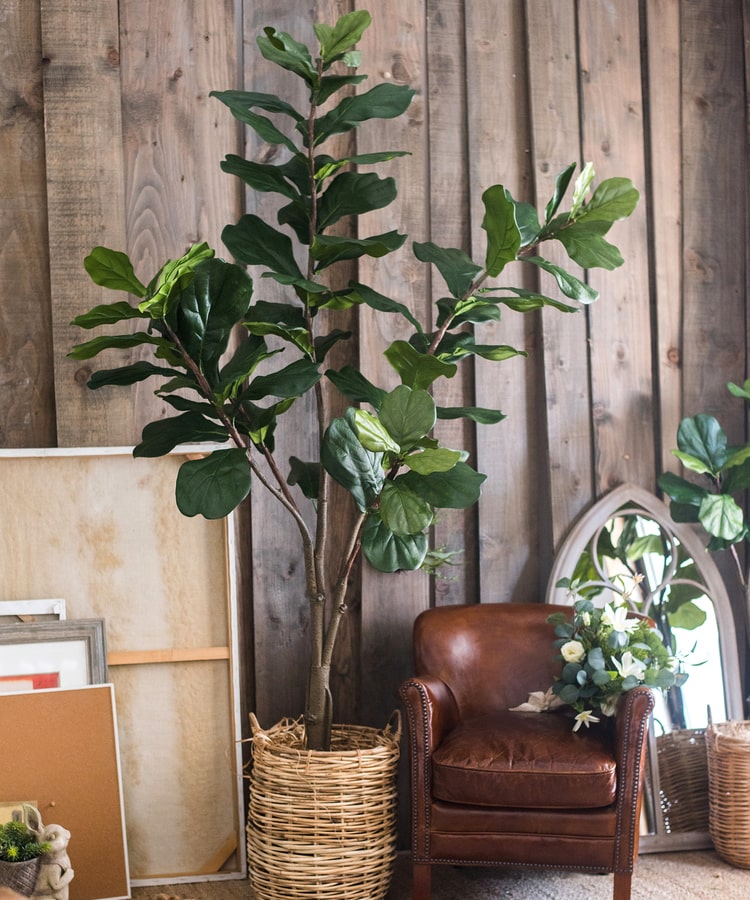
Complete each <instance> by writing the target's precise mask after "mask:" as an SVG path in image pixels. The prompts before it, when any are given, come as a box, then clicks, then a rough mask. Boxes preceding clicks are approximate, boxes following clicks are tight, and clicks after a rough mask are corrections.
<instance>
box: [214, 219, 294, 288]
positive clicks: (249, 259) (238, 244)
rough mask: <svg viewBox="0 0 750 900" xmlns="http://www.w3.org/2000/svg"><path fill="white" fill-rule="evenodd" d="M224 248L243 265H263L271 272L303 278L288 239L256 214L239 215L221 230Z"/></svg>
mask: <svg viewBox="0 0 750 900" xmlns="http://www.w3.org/2000/svg"><path fill="white" fill-rule="evenodd" d="M221 239H222V241H224V244H225V245H226V247H227V250H229V252H230V253H231V254H232V256H234V258H235V259H237V260H238V261H239V262H241V263H244V264H245V265H246V266H266V267H267V268H269V269H271V271H272V272H280V273H282V274H284V275H292V276H294V277H297V278H302V273H301V272H300V270H299V267H298V265H297V262H296V260H295V257H294V247H293V245H292V242H291V240H290V238H289V237H288V236H287V235H285V234H282V233H281V232H280V231H277V230H276V229H275V228H272V227H271V226H270V225H268V224H267V223H266V222H264V221H263V219H260V218H259V217H258V216H256V215H252V214H248V215H245V216H242V218H241V219H240V220H239V222H237V224H236V225H227V226H226V227H225V228H224V230H223V231H222V233H221Z"/></svg>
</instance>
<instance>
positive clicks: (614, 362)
mask: <svg viewBox="0 0 750 900" xmlns="http://www.w3.org/2000/svg"><path fill="white" fill-rule="evenodd" d="M360 5H361V4H360V0H317V2H307V3H292V4H286V5H285V6H284V7H283V9H282V8H281V7H280V5H279V4H278V3H277V2H273V3H272V2H271V0H254V2H252V3H249V2H246V3H243V2H241V0H222V2H213V0H192V2H188V0H96V2H94V0H78V2H76V3H75V4H59V3H54V2H50V0H6V2H5V3H4V4H3V9H2V12H0V73H2V74H1V75H0V123H1V124H2V127H1V128H0V157H1V158H2V165H1V166H0V210H1V211H2V216H0V284H1V285H2V289H3V290H2V297H3V301H2V304H1V305H0V347H1V348H2V353H0V383H2V387H3V390H2V391H0V443H1V444H2V445H3V446H7V447H23V446H55V445H59V446H76V445H112V444H129V443H134V442H135V441H136V440H137V439H138V436H139V431H140V428H141V427H142V425H143V424H144V423H145V422H146V421H148V420H149V419H150V418H151V417H152V416H154V415H159V414H160V410H161V407H160V406H159V405H158V403H157V402H156V401H155V400H154V399H153V398H151V397H150V394H149V390H150V389H149V388H148V387H143V386H141V387H139V388H134V389H133V392H132V394H128V393H127V392H125V391H119V392H118V391H114V390H113V391H111V392H109V393H106V394H99V395H96V394H92V393H91V392H89V391H87V390H86V388H85V386H84V383H85V380H86V377H87V374H88V368H87V366H85V365H83V366H82V365H81V364H80V363H73V362H71V361H70V360H68V359H67V358H66V352H67V350H68V348H69V346H70V344H71V343H72V342H73V341H74V340H75V339H77V337H78V336H77V335H76V333H75V330H74V329H72V328H71V327H70V325H69V324H68V323H69V321H70V319H71V317H72V316H73V315H74V314H75V313H76V312H78V311H80V310H83V309H85V308H88V307H89V306H90V305H91V304H93V303H94V302H96V301H97V300H98V299H99V295H98V291H97V289H95V288H93V287H92V286H90V285H89V284H88V283H87V278H86V276H85V273H84V271H83V268H82V258H83V256H84V255H85V254H86V253H87V252H88V250H89V248H91V247H92V246H94V245H96V244H98V243H110V244H113V245H117V246H121V247H125V248H127V249H128V250H129V252H130V253H131V254H133V255H134V257H135V260H136V264H137V267H138V270H139V274H140V275H141V277H142V278H148V277H150V275H151V274H152V272H153V270H154V269H155V268H156V266H158V265H159V264H160V261H161V260H162V259H163V258H164V257H166V256H175V255H177V254H179V253H181V252H182V251H183V249H184V247H185V246H186V245H187V244H188V243H189V242H191V241H194V240H199V239H200V240H202V239H208V240H210V241H211V242H213V243H214V244H215V245H216V246H220V245H219V243H218V242H219V233H220V230H221V227H222V226H223V225H224V224H225V223H226V222H230V221H234V220H236V218H237V216H238V215H239V213H240V211H241V210H242V209H243V208H248V209H256V210H260V211H261V212H269V208H268V206H267V201H266V199H265V198H263V199H262V200H261V201H258V200H256V199H255V198H245V197H243V194H242V191H241V190H240V188H239V186H238V184H235V183H233V182H234V180H233V179H231V178H230V177H229V176H225V175H222V174H221V173H220V172H219V168H218V162H219V160H220V159H221V158H222V157H223V156H224V155H225V154H226V153H228V152H238V151H241V149H242V146H243V135H242V134H241V133H240V131H239V129H237V128H236V126H235V125H234V122H233V120H232V119H231V117H230V116H229V114H228V113H227V111H226V110H225V109H224V108H223V107H221V105H220V104H218V103H217V102H216V101H213V100H210V99H209V98H208V96H207V95H208V92H209V91H210V90H211V89H212V88H217V89H223V88H228V87H237V86H240V85H241V84H244V85H245V86H247V87H252V88H253V89H258V90H271V91H275V90H277V89H280V90H282V89H285V88H284V87H283V86H284V85H285V84H289V83H290V79H288V78H284V77H283V76H281V77H280V76H279V75H278V74H277V73H276V72H270V71H269V69H268V67H267V66H266V65H265V64H264V63H263V62H262V60H260V59H259V55H258V53H257V52H256V49H255V43H254V38H255V36H256V35H257V34H258V33H259V32H260V30H261V29H262V27H263V26H264V25H266V24H274V25H276V26H278V27H281V28H283V29H285V30H288V31H290V32H291V33H293V34H294V35H295V36H297V37H298V38H300V39H303V40H306V39H308V38H309V37H310V36H311V34H312V30H311V21H312V20H313V19H317V20H319V21H331V20H332V19H333V18H334V17H335V16H336V15H338V14H340V13H342V12H345V11H347V10H349V9H351V8H352V6H357V7H358V6H360ZM369 6H370V7H372V9H371V12H372V13H373V17H374V25H373V27H372V29H371V30H370V31H369V32H368V33H367V34H366V36H365V38H364V40H363V41H362V45H361V50H362V52H363V55H364V70H365V71H366V72H369V73H370V74H371V81H370V84H372V83H373V82H376V81H378V80H381V79H392V80H393V81H395V82H399V83H407V84H409V85H410V86H412V87H413V88H414V89H415V90H416V92H417V93H416V97H415V101H414V104H413V106H412V108H411V109H410V110H409V112H408V113H407V114H406V115H405V116H404V117H403V118H401V119H399V120H396V121H389V122H385V123H377V124H373V125H372V127H369V128H364V129H362V131H361V134H359V136H358V144H357V146H358V149H359V150H361V151H364V150H368V149H374V148H378V149H380V148H383V147H388V148H394V149H406V150H409V151H410V153H411V156H409V157H406V158H403V159H399V160H395V161H393V162H392V163H391V164H389V166H390V169H389V174H393V175H395V176H396V177H397V179H398V180H399V184H400V194H399V198H398V200H397V202H396V204H394V206H392V207H391V208H389V209H388V210H384V211H382V212H380V213H376V214H372V216H371V221H370V222H369V223H368V227H371V228H372V229H373V231H376V230H377V229H378V228H379V227H383V229H384V230H386V229H390V228H393V227H398V228H399V229H401V230H406V231H407V232H409V234H410V235H411V237H412V238H413V239H417V240H434V241H436V242H438V243H446V244H454V245H456V246H462V247H465V248H467V249H471V250H472V251H474V252H476V253H477V254H481V252H482V248H483V234H484V233H483V231H482V229H481V227H480V226H481V219H482V213H483V211H482V208H481V203H480V197H481V193H482V191H483V190H484V189H485V188H486V187H487V186H489V185H491V184H494V183H498V182H500V183H503V184H505V185H506V186H507V187H508V188H509V189H510V190H511V191H512V193H513V194H514V196H516V197H519V198H525V199H529V200H533V201H538V202H539V203H540V204H543V203H544V202H546V199H547V198H548V196H549V194H550V191H551V188H552V185H553V182H554V176H555V174H556V173H557V172H558V171H559V170H560V169H561V168H563V167H564V166H565V165H567V164H568V163H569V162H571V161H574V160H575V161H579V162H580V161H584V160H588V159H591V160H593V161H594V163H595V166H596V169H597V174H598V177H599V178H605V177H608V176H612V175H628V176H630V177H631V178H633V180H634V181H635V182H636V184H637V186H638V187H639V189H640V190H641V194H642V201H641V204H640V206H639V208H638V211H637V213H636V215H635V216H633V218H632V219H631V220H629V221H628V222H627V223H621V224H619V225H617V226H615V229H614V230H613V232H612V238H613V240H614V242H615V243H616V244H617V245H618V246H620V247H621V248H622V250H623V251H624V255H625V257H626V265H625V266H624V267H623V268H622V269H620V270H618V271H617V272H614V273H605V274H601V273H595V274H593V275H592V276H591V280H592V282H593V283H594V284H596V286H597V287H599V288H600V289H601V291H602V298H601V300H600V301H599V303H597V304H596V305H595V306H593V307H592V308H590V309H589V310H587V311H582V312H580V313H578V314H576V315H574V316H563V315H560V314H557V313H555V312H554V311H552V312H549V313H545V314H544V315H540V316H536V315H535V316H527V317H522V316H519V315H515V314H512V313H507V314H505V315H504V317H503V321H502V322H501V323H500V324H499V325H496V326H493V327H492V331H493V332H496V333H497V336H498V338H499V339H500V340H501V341H502V342H504V343H510V344H514V345H515V346H517V347H519V348H521V349H525V350H527V351H528V353H529V357H528V359H525V360H524V359H516V360H512V361H509V362H506V363H503V364H500V365H499V366H489V365H484V364H481V365H479V364H478V365H477V366H476V367H475V368H474V369H473V370H471V371H467V372H466V373H465V374H464V375H463V376H462V378H461V380H456V382H455V383H452V384H451V385H450V388H449V391H448V394H446V396H445V400H446V402H450V403H459V402H464V401H469V402H476V403H477V404H479V405H488V406H498V407H500V408H501V409H502V410H503V411H504V412H505V413H506V414H507V416H508V418H507V420H506V421H505V422H503V423H501V424H499V425H497V426H493V427H485V428H480V429H478V430H476V431H474V430H473V429H467V428H466V427H465V426H459V425H455V424H454V425H451V426H446V427H445V432H444V433H445V435H446V439H447V440H449V441H451V442H454V443H456V444H460V445H463V446H465V447H467V448H468V449H470V450H471V451H472V453H473V454H474V461H475V462H476V464H477V466H478V467H479V469H480V470H482V471H484V472H486V473H487V474H488V476H489V478H488V481H487V484H486V488H485V491H484V495H483V499H482V501H481V503H480V505H479V507H478V509H475V510H471V511H469V512H467V513H462V514H453V515H449V516H446V517H445V519H443V520H441V522H440V524H439V525H438V527H437V528H436V543H437V544H438V545H442V544H449V545H450V544H452V545H455V544H463V545H464V548H465V554H464V557H463V563H462V565H461V566H460V567H458V568H457V569H456V571H455V573H453V575H452V576H451V577H450V578H449V579H448V580H438V581H434V582H430V581H429V580H428V579H427V578H426V577H424V576H422V575H397V576H393V577H383V576H380V575H377V574H375V573H373V572H370V571H366V570H362V571H361V572H359V573H358V576H357V578H356V580H355V584H354V587H353V591H352V597H351V605H352V612H351V616H350V621H349V623H348V626H347V629H346V633H345V636H344V641H343V647H344V650H345V651H346V652H342V653H341V654H340V655H339V661H338V671H337V673H336V675H335V683H336V684H337V685H338V687H339V691H338V695H337V696H338V706H337V713H338V718H340V719H343V720H359V721H367V722H372V723H373V724H382V723H383V722H384V720H385V718H387V716H388V713H389V712H390V710H391V709H392V708H393V707H394V705H395V691H396V688H397V685H398V683H399V682H400V680H401V678H402V676H404V675H405V674H406V673H407V672H408V670H409V635H410V627H411V622H412V620H413V618H414V616H415V615H416V614H417V613H418V612H419V611H420V610H421V609H423V608H424V607H426V606H428V605H430V604H433V603H456V602H463V601H466V602H486V601H492V600H509V599H511V598H512V597H518V598H541V596H542V594H543V591H544V587H545V582H546V577H547V573H548V571H549V567H550V561H551V559H552V557H553V555H554V552H555V550H556V548H557V547H559V545H560V542H561V541H562V539H563V538H564V536H565V534H566V533H567V531H568V529H569V528H570V525H571V523H572V522H573V521H574V519H575V518H576V516H578V515H579V514H580V513H581V512H582V511H583V510H585V509H586V508H588V507H589V506H590V504H591V503H592V502H593V501H594V500H595V499H596V498H597V497H599V496H601V495H602V494H603V493H604V492H606V491H607V490H608V489H610V488H612V487H613V486H615V485H617V484H619V483H621V482H623V481H628V480H629V481H633V482H635V483H636V484H638V485H640V486H641V487H644V488H647V489H649V490H654V488H655V479H656V476H657V475H658V473H659V472H660V471H663V470H664V469H665V468H675V461H674V459H673V457H672V456H671V454H670V452H669V451H670V449H671V448H672V447H673V446H674V434H675V429H676V425H677V423H678V422H679V419H680V418H681V417H682V416H683V415H688V414H694V413H696V412H698V411H701V410H708V411H711V412H714V413H717V414H719V415H720V416H721V417H722V418H723V419H724V420H725V421H726V423H727V427H728V429H729V432H730V436H731V438H732V440H740V439H742V438H743V437H744V435H745V433H746V413H745V410H744V408H743V406H742V404H741V403H739V402H738V401H736V400H732V399H731V398H730V397H729V395H728V393H727V392H726V389H725V385H726V382H727V381H729V380H735V381H738V380H742V379H744V378H745V376H746V374H747V368H748V364H747V359H748V339H747V328H746V319H747V284H746V283H747V271H748V253H747V234H746V228H747V225H746V223H747V205H748V195H747V126H748V120H747V93H748V91H747V84H746V81H745V73H746V69H747V68H748V66H747V65H746V52H747V51H746V47H747V40H746V37H745V36H746V35H747V34H748V32H749V31H750V23H749V22H748V12H747V4H745V3H743V2H742V0H648V2H645V0H641V2H638V3H636V2H634V0H608V2H606V3H604V2H601V0H525V2H524V0H471V2H469V0H398V2H395V0H379V2H377V3H371V4H369ZM245 140H246V141H247V143H246V150H247V152H248V153H249V154H251V155H253V156H262V155H263V154H264V152H265V151H267V149H268V148H264V147H262V146H258V145H257V143H254V141H255V138H254V137H253V136H246V138H245ZM360 275H361V276H362V278H363V280H369V282H370V283H371V284H373V285H374V287H376V288H377V289H379V290H381V291H383V292H386V293H387V292H391V293H392V294H394V295H395V296H396V297H397V298H398V299H400V300H401V301H403V302H405V303H407V304H409V305H410V307H411V308H412V309H413V310H414V311H415V312H416V313H418V314H420V315H422V316H429V315H430V306H431V302H432V300H433V299H434V298H437V297H439V296H440V293H441V286H440V283H439V276H437V275H436V274H433V273H431V272H429V271H428V270H427V269H426V268H425V267H423V266H421V265H419V264H417V263H415V261H414V260H413V259H412V258H411V257H410V255H409V254H408V253H407V252H404V253H402V254H401V255H399V256H398V257H396V258H389V260H388V261H387V262H385V263H370V264H363V265H362V270H361V272H360ZM534 277H535V276H534V275H533V274H531V273H521V274H519V275H518V278H519V279H525V280H526V282H527V283H528V284H533V280H532V279H533V278H534ZM273 289H274V288H273V283H272V282H268V281H265V282H264V284H263V291H264V296H265V297H266V299H273V296H274V295H273V294H272V293H271V291H272V290H273ZM349 325H350V326H351V327H353V328H354V330H355V332H356V339H355V342H354V344H353V352H354V354H355V357H356V354H358V355H359V359H360V362H361V364H362V366H363V368H364V369H365V371H366V372H367V373H368V374H369V375H371V376H373V377H378V378H380V377H382V378H384V379H387V378H390V377H391V375H390V373H389V371H388V367H387V366H384V365H383V361H382V358H381V356H380V351H381V349H382V347H383V346H384V343H383V342H384V341H388V340H390V339H391V338H393V337H395V334H394V333H392V332H390V331H386V330H385V328H384V326H382V325H380V324H379V323H377V322H376V321H375V320H374V319H373V317H372V316H371V315H370V313H369V312H368V311H366V310H365V311H363V312H362V313H361V315H360V317H359V318H358V319H357V318H356V317H350V322H349ZM300 416H304V411H303V410H301V411H300ZM302 421H303V419H302V418H298V419H297V420H295V423H296V424H295V423H293V422H292V421H290V423H289V424H290V425H291V428H289V430H288V431H287V432H285V433H284V435H280V436H279V442H280V445H281V455H282V456H283V455H284V454H286V453H289V452H294V453H297V454H298V455H302V456H304V455H306V454H305V451H306V449H307V444H308V443H309V429H307V427H306V426H305V425H304V424H300V423H302ZM241 546H242V547H244V548H245V550H246V554H245V555H244V556H243V559H242V568H243V574H244V577H245V581H244V587H243V593H244V597H245V601H246V602H245V609H246V618H245V631H244V640H245V646H246V657H245V662H246V667H247V679H246V684H247V691H248V707H250V708H253V709H255V710H256V711H257V712H258V714H259V716H260V718H261V721H262V722H265V723H270V722H271V721H273V720H275V719H276V718H278V717H279V716H281V715H288V714H297V713H298V712H299V711H300V708H301V695H302V680H303V671H304V666H305V653H306V643H305V629H306V622H307V614H306V610H305V608H304V603H303V601H302V586H301V573H300V566H299V561H298V559H297V556H296V552H295V549H294V546H295V545H294V534H293V532H292V531H291V530H290V528H289V523H288V522H286V521H285V520H284V517H283V516H281V515H280V514H279V511H278V510H276V509H274V508H273V507H272V506H271V505H270V504H269V503H268V502H267V500H266V499H265V498H263V497H262V496H261V495H260V494H259V495H258V496H257V497H256V498H255V499H254V501H253V503H252V504H251V507H250V508H248V510H246V511H245V529H244V532H243V535H242V544H241ZM727 577H728V578H730V579H731V573H730V572H727ZM730 587H732V588H734V584H731V585H730ZM734 594H735V597H736V606H737V611H738V616H741V614H742V598H741V597H740V596H739V594H738V592H737V591H736V590H735V591H734ZM744 624H745V623H744V619H742V618H741V619H740V625H741V628H744Z"/></svg>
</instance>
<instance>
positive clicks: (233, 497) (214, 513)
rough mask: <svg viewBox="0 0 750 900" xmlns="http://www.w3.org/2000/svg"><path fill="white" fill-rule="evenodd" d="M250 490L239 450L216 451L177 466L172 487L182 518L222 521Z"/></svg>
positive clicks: (248, 478) (243, 460) (249, 483)
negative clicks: (198, 517)
mask: <svg viewBox="0 0 750 900" xmlns="http://www.w3.org/2000/svg"><path fill="white" fill-rule="evenodd" d="M250 486H251V479H250V467H249V466H248V464H247V458H246V456H245V451H244V450H243V449H241V448H239V447H237V448H234V449H232V450H216V451H214V452H213V453H211V454H210V455H209V456H207V457H205V458H203V459H191V460H188V461H187V462H184V463H183V464H182V465H181V466H180V469H179V471H178V473H177V482H176V484H175V498H176V500H177V508H178V509H179V510H180V512H181V513H182V514H183V515H184V516H197V515H201V516H203V517H204V518H206V519H223V518H224V516H227V515H229V513H230V512H232V510H233V509H236V508H237V507H238V506H239V505H240V503H242V501H243V500H244V499H245V497H247V495H248V494H249V493H250Z"/></svg>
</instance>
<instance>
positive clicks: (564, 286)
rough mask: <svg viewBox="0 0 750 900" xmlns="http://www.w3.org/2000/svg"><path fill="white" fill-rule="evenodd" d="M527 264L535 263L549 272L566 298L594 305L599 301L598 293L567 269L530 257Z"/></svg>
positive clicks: (539, 257) (536, 257) (540, 258)
mask: <svg viewBox="0 0 750 900" xmlns="http://www.w3.org/2000/svg"><path fill="white" fill-rule="evenodd" d="M526 262H530V263H533V264H534V265H535V266H539V268H540V269H544V271H545V272H549V273H550V275H552V276H553V277H554V279H555V281H556V282H557V286H558V287H559V288H560V290H561V291H562V292H563V294H565V296H566V297H570V298H571V300H578V301H579V302H580V303H593V302H594V300H598V299H599V292H598V291H596V290H594V288H592V287H590V286H589V285H588V284H586V283H585V282H583V281H581V279H580V278H576V277H575V275H571V274H570V272H566V271H565V269H562V268H561V267H560V266H556V265H555V264H554V263H551V262H549V261H548V260H546V259H544V258H543V257H541V256H530V257H528V259H527V260H526Z"/></svg>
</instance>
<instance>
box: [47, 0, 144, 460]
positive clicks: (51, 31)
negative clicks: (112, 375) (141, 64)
mask: <svg viewBox="0 0 750 900" xmlns="http://www.w3.org/2000/svg"><path fill="white" fill-rule="evenodd" d="M40 8H41V33H42V53H43V56H44V59H45V68H44V122H45V140H46V159H47V203H48V219H49V235H50V236H49V254H50V289H51V320H52V338H53V342H54V372H55V404H56V409H55V411H56V419H57V440H58V444H59V446H76V445H77V446H97V445H102V446H106V445H118V444H119V445H122V444H129V443H133V442H134V423H135V420H136V417H137V413H136V410H135V408H134V406H133V401H132V397H129V396H128V394H127V392H125V391H120V390H117V389H115V388H104V389H103V390H101V391H99V392H94V391H90V390H89V389H88V388H87V387H86V382H87V381H88V378H89V375H90V373H91V371H92V365H91V364H89V363H88V362H84V363H81V362H77V361H74V360H69V359H67V353H68V351H69V350H70V348H71V346H72V345H73V344H74V343H77V342H80V341H81V340H85V339H86V338H88V337H90V336H91V335H87V334H85V333H83V334H82V332H81V330H80V329H78V328H75V327H73V326H71V325H70V324H69V323H70V321H71V319H72V318H73V317H74V316H75V315H77V314H79V313H81V312H84V311H86V310H88V309H90V308H91V307H92V306H94V305H95V304H97V303H103V302H112V298H111V296H110V295H109V292H105V291H104V290H102V289H99V288H97V287H96V286H95V285H93V284H92V283H91V282H90V281H89V280H88V277H87V275H86V273H85V271H84V269H83V260H84V257H85V256H86V255H87V254H88V253H89V252H90V250H91V248H92V247H94V246H96V245H98V244H102V245H104V246H110V247H120V248H121V247H123V246H124V245H125V216H124V205H123V157H122V130H121V120H120V50H119V44H120V40H119V30H118V3H117V2H116V0H102V2H99V0H78V2H76V3H71V4H65V5H64V6H63V5H62V4H59V3H56V2H50V0H43V2H42V3H41V7H40ZM107 364H108V363H107V358H101V359H100V360H99V361H98V362H97V366H99V367H101V368H105V367H106V365H107ZM110 364H111V363H110Z"/></svg>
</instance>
